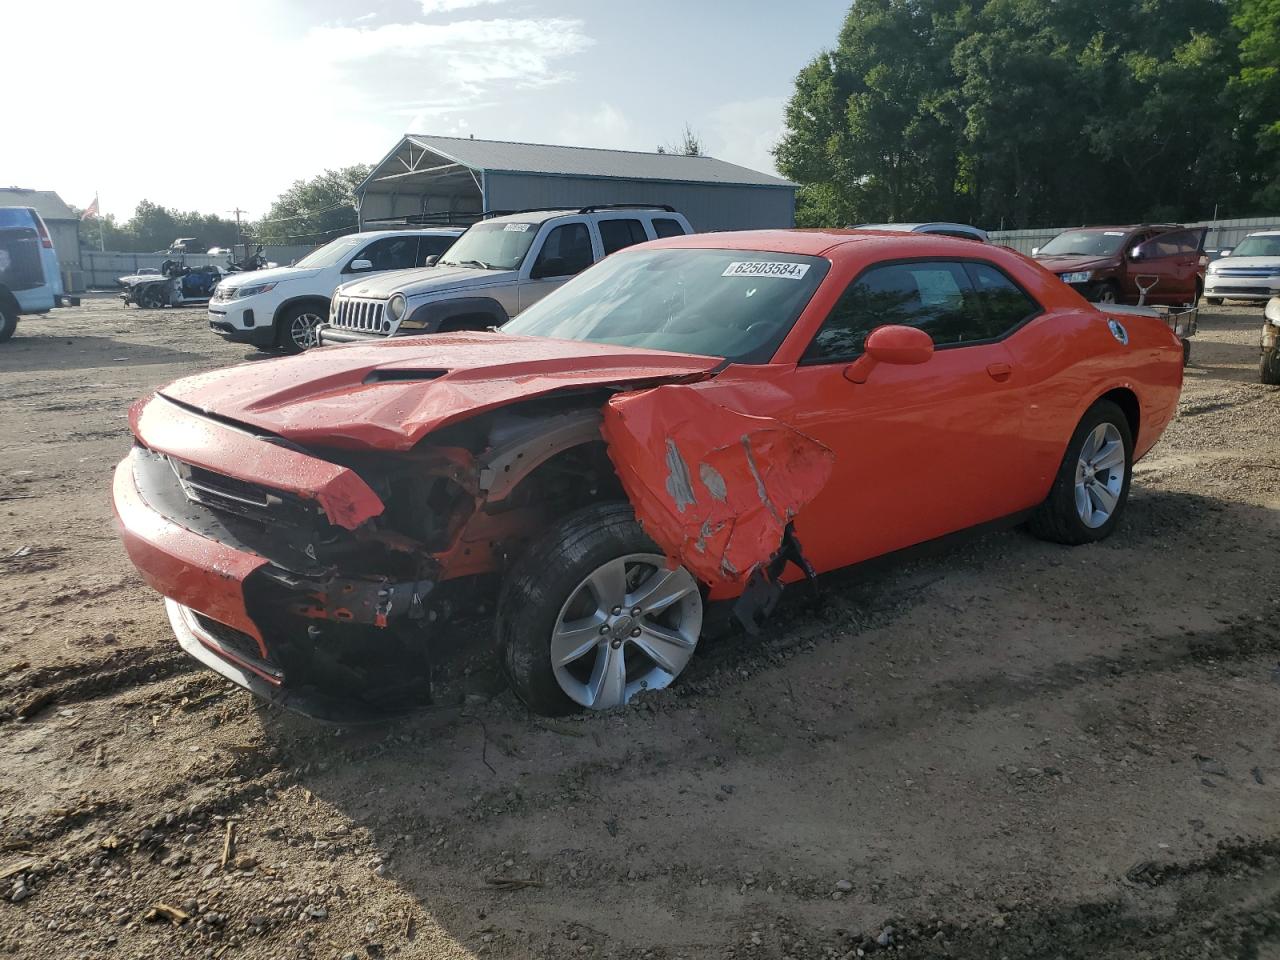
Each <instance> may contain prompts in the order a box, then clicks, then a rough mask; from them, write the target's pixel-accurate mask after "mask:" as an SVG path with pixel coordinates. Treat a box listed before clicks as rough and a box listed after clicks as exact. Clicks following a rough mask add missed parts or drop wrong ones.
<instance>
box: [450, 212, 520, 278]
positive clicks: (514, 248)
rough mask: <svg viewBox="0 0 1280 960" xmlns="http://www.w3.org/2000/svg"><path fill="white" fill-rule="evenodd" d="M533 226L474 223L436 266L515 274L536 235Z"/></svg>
mask: <svg viewBox="0 0 1280 960" xmlns="http://www.w3.org/2000/svg"><path fill="white" fill-rule="evenodd" d="M538 226H539V225H538V224H536V223H477V224H475V225H474V226H472V227H471V228H470V229H469V230H467V232H466V233H464V234H463V235H462V236H460V237H459V238H458V240H457V242H456V243H454V245H453V246H452V247H450V248H449V252H448V253H447V254H446V255H445V256H444V257H442V258H441V260H440V262H441V263H443V264H447V265H449V266H453V267H482V268H484V269H485V270H516V269H518V268H519V266H520V264H521V262H522V261H523V260H524V255H525V254H526V253H528V252H529V247H530V246H532V245H533V238H534V237H536V236H537V235H538Z"/></svg>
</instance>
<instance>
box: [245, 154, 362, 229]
mask: <svg viewBox="0 0 1280 960" xmlns="http://www.w3.org/2000/svg"><path fill="white" fill-rule="evenodd" d="M370 169H371V168H370V167H369V166H368V165H367V164H355V165H354V166H350V167H343V168H342V169H340V170H325V171H324V172H323V173H321V174H320V175H319V176H316V177H312V178H311V179H310V180H296V181H294V183H293V185H292V186H291V187H289V189H288V190H286V191H285V192H284V193H282V194H280V196H279V197H278V198H277V199H276V201H275V203H273V204H272V205H271V209H270V211H268V213H267V215H266V217H264V218H263V219H262V220H260V221H258V223H256V224H255V225H254V239H256V240H259V241H262V242H265V243H304V242H309V241H311V242H317V243H321V242H326V241H328V240H332V239H333V238H334V237H336V236H339V235H340V234H342V233H346V232H350V231H352V230H355V229H356V226H357V223H356V187H357V186H359V184H360V182H361V181H362V180H364V178H365V177H367V176H368V175H369V171H370Z"/></svg>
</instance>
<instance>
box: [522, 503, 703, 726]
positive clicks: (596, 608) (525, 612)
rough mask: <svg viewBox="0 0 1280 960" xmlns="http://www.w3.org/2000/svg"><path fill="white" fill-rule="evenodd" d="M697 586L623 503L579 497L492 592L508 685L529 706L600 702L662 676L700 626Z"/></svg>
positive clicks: (664, 680) (560, 707) (684, 653)
mask: <svg viewBox="0 0 1280 960" xmlns="http://www.w3.org/2000/svg"><path fill="white" fill-rule="evenodd" d="M702 608H703V605H702V594H701V592H700V590H699V588H698V583H697V581H696V580H694V578H693V576H692V575H691V574H690V573H689V572H688V571H687V570H685V568H684V567H680V566H677V567H674V568H672V567H670V565H669V562H668V561H667V559H666V557H664V556H663V554H662V551H661V550H660V549H659V548H658V547H657V545H656V544H654V542H653V541H652V540H650V539H649V537H648V536H646V534H645V532H644V531H643V530H642V529H641V528H640V525H639V524H638V523H637V522H636V519H635V515H634V514H633V513H632V510H631V507H630V506H629V505H627V504H625V503H605V504H596V505H593V506H590V507H586V508H585V509H583V510H580V511H578V512H577V513H574V514H571V515H570V516H568V517H566V518H565V519H564V520H563V521H562V522H561V523H559V524H557V525H556V526H555V527H553V528H552V529H551V530H549V531H548V532H547V533H546V534H545V535H544V536H543V538H542V539H541V540H539V541H538V542H536V543H534V544H533V545H532V546H531V547H530V548H529V549H528V551H527V552H526V553H525V555H524V556H523V557H522V558H521V559H520V561H519V562H517V564H516V565H515V567H514V568H513V569H512V571H511V574H510V575H509V577H508V578H507V581H506V583H505V584H504V585H503V589H502V595H501V597H500V598H499V601H498V616H497V639H498V653H499V657H500V659H501V663H502V667H503V669H504V671H505V672H506V674H507V678H508V679H509V680H510V682H511V687H512V689H513V690H514V691H515V693H516V696H518V697H519V698H520V699H521V700H522V701H524V703H525V705H526V706H528V707H529V709H530V710H532V711H534V712H535V713H541V714H548V715H553V716H554V715H559V714H565V713H571V712H573V711H576V710H580V709H583V708H586V709H590V710H607V709H609V708H610V707H617V706H620V705H622V704H624V703H626V702H627V701H628V700H630V699H631V698H632V697H633V696H635V695H636V694H637V693H640V692H641V691H643V690H656V689H660V688H662V687H666V686H667V685H669V684H670V683H671V682H672V681H673V680H675V678H676V677H677V676H679V675H680V673H681V671H683V670H684V668H685V666H686V665H687V664H688V662H689V659H690V658H691V657H692V656H693V652H694V649H695V648H696V647H697V645H698V636H699V634H700V633H701V631H702Z"/></svg>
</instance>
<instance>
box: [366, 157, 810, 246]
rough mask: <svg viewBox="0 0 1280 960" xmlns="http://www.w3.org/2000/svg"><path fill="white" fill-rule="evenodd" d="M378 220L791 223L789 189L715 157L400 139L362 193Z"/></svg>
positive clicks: (714, 225) (369, 217)
mask: <svg viewBox="0 0 1280 960" xmlns="http://www.w3.org/2000/svg"><path fill="white" fill-rule="evenodd" d="M356 198H357V203H358V205H359V210H360V226H361V229H366V226H365V225H366V224H369V225H370V226H373V227H376V226H377V224H376V223H372V224H370V221H375V220H378V219H380V218H390V217H401V216H410V215H416V214H448V213H457V214H467V213H479V212H487V211H491V210H520V209H528V208H537V207H560V206H564V207H581V206H587V205H589V204H602V203H669V204H671V205H672V206H673V207H675V208H676V209H677V210H679V211H680V212H681V213H683V214H684V215H685V216H686V217H688V218H689V222H690V223H691V224H693V228H694V229H695V230H698V231H706V230H747V229H753V228H760V227H791V226H794V225H795V206H796V185H795V184H794V183H791V182H789V181H787V180H782V179H780V178H778V177H774V176H770V175H768V174H765V173H759V172H758V171H755V170H749V169H747V168H746V167H739V166H737V165H736V164H732V163H726V162H725V161H723V160H717V159H715V158H714V157H686V156H682V155H679V154H671V153H642V152H639V151H632V150H599V149H595V148H592V147H557V146H549V145H546V144H539V143H508V142H505V141H502V140H476V139H470V138H468V139H463V138H460V137H433V136H426V135H421V134H406V135H405V136H404V137H403V138H402V139H401V141H400V142H399V143H398V144H396V147H395V149H394V150H392V151H391V152H390V153H389V154H387V155H386V157H384V158H383V159H382V161H381V162H379V163H378V165H377V166H376V167H374V168H373V171H372V172H371V173H370V174H369V176H368V177H367V178H366V179H365V181H364V182H363V183H361V184H360V186H359V187H357V188H356Z"/></svg>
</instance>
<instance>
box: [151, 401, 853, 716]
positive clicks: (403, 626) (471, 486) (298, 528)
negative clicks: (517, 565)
mask: <svg viewBox="0 0 1280 960" xmlns="http://www.w3.org/2000/svg"><path fill="white" fill-rule="evenodd" d="M134 419H135V424H134V426H135V432H138V435H139V436H146V437H147V439H148V445H147V446H145V447H144V446H141V445H139V446H138V447H137V448H135V451H134V455H133V457H132V458H131V459H130V460H129V461H126V466H128V468H129V471H130V473H131V474H132V477H131V479H132V481H133V484H134V485H136V489H137V491H138V494H139V496H140V497H141V498H142V500H144V501H145V503H146V505H147V506H148V507H149V508H150V509H152V510H154V511H156V512H157V513H159V514H161V515H163V516H165V517H168V518H170V519H171V520H173V521H174V522H175V523H176V524H178V525H179V526H180V527H182V528H184V529H186V530H189V531H193V532H195V533H198V534H199V535H200V536H202V537H206V538H208V539H211V540H213V541H215V542H217V543H219V544H224V545H227V546H228V547H230V548H232V549H233V550H235V551H236V552H237V553H236V555H237V556H243V555H244V554H251V555H253V556H255V557H258V558H261V560H260V561H259V562H256V563H254V564H250V565H244V564H241V566H240V567H238V568H237V570H236V572H235V573H234V574H233V578H235V577H239V578H241V579H242V590H241V592H242V594H243V596H242V600H241V603H242V606H240V607H239V608H238V609H235V610H233V611H227V610H226V609H225V607H226V606H227V604H226V602H225V600H224V601H222V602H221V606H222V608H223V609H222V612H221V615H220V617H219V618H218V621H217V624H215V626H217V625H219V624H220V625H221V627H222V628H223V629H220V630H218V629H213V628H210V629H208V630H202V628H201V625H200V620H199V618H195V619H192V618H190V617H188V618H186V619H185V620H183V625H184V627H185V628H186V629H187V630H188V632H189V633H191V634H192V635H193V636H194V637H195V638H196V640H197V641H198V642H199V643H200V644H202V645H203V647H204V648H206V649H207V650H212V651H213V652H215V653H216V654H217V655H218V656H220V657H222V658H223V659H231V660H232V661H234V662H235V663H236V664H238V666H239V668H240V669H241V670H243V671H247V672H249V673H251V674H253V675H254V676H256V678H257V680H258V681H259V682H265V683H266V684H268V685H271V686H273V687H274V686H279V685H280V684H281V682H282V678H284V677H288V678H289V681H290V683H289V686H290V688H291V689H293V690H295V691H296V690H298V689H307V688H315V689H316V690H317V691H325V690H327V691H333V690H335V689H348V690H357V689H359V690H367V689H376V690H377V691H378V698H379V699H380V700H385V699H386V698H387V697H388V689H387V685H386V683H385V682H384V681H383V680H380V679H379V678H378V676H377V675H378V673H379V671H384V670H386V669H387V668H390V670H391V672H392V673H393V674H394V675H395V676H397V677H398V678H399V679H400V681H401V682H402V685H403V687H404V691H405V693H406V695H410V692H411V695H412V696H413V697H414V698H415V699H416V700H418V701H421V700H422V699H423V691H424V689H425V688H426V687H427V686H428V685H429V678H430V672H431V659H432V656H431V654H432V651H433V650H434V649H435V648H436V647H438V646H439V638H438V636H437V635H436V631H437V630H438V627H439V625H441V624H442V623H444V622H452V621H456V620H457V619H458V618H459V617H460V616H465V613H466V612H467V611H468V610H473V609H476V608H484V607H486V606H487V605H488V604H487V602H486V599H485V598H486V596H487V594H489V593H491V592H492V581H493V579H495V578H494V577H492V576H491V575H494V574H501V573H503V572H504V571H505V570H506V568H507V567H508V566H509V564H510V563H511V562H512V560H513V559H514V558H515V557H516V556H517V555H518V554H519V553H520V551H521V550H522V549H523V548H524V547H525V546H526V545H527V544H528V543H529V542H530V541H531V540H532V539H533V538H535V537H536V536H537V535H538V534H539V533H540V532H541V531H542V530H545V529H546V528H547V527H548V525H549V524H551V523H552V522H553V521H554V520H555V519H556V518H557V517H560V516H563V515H566V514H567V513H570V512H572V511H573V510H574V509H576V508H579V507H581V506H582V505H583V504H585V503H590V502H595V501H604V500H614V501H617V500H623V499H628V500H630V502H631V503H632V505H633V507H634V509H635V513H636V516H637V518H638V520H639V521H640V522H641V524H642V525H643V527H644V529H645V531H646V532H648V533H649V535H650V536H651V537H652V538H653V539H654V540H655V541H656V542H657V543H658V545H659V546H660V547H661V548H662V550H663V551H664V553H665V554H666V555H667V557H668V558H669V560H670V562H671V563H672V565H673V566H674V565H676V564H681V565H684V566H685V567H686V568H687V569H688V570H689V571H690V572H691V573H693V575H694V576H695V577H696V578H697V579H699V580H700V581H702V582H703V583H704V584H706V586H707V587H708V588H710V589H711V590H712V591H714V590H715V589H716V588H718V587H736V588H737V590H736V591H735V592H741V591H742V590H744V589H746V591H747V592H746V597H747V600H745V601H744V603H745V604H749V605H750V610H747V611H746V612H744V611H743V610H741V609H740V611H739V613H740V616H741V617H742V619H743V620H744V622H745V623H747V624H748V626H753V625H754V623H755V620H756V619H757V618H758V617H760V616H763V615H766V614H767V613H768V611H769V610H771V609H772V606H773V604H774V603H775V602H776V599H777V593H778V591H779V590H780V585H779V584H780V574H781V570H782V567H783V566H785V564H786V560H785V559H783V560H781V561H780V560H779V558H780V557H784V556H785V557H791V558H794V559H796V560H797V562H798V563H801V565H803V561H802V558H801V557H800V555H799V550H798V545H794V540H793V538H791V537H790V533H789V530H790V527H789V524H790V521H791V519H792V518H793V517H794V516H795V515H796V513H797V511H798V510H799V509H800V508H801V507H802V506H803V505H804V504H805V503H806V502H808V500H810V499H811V498H812V497H813V496H814V495H815V494H816V493H817V492H818V490H819V489H821V487H822V486H823V484H825V482H826V480H827V478H828V477H829V475H830V468H831V459H832V454H831V452H830V451H829V450H827V449H826V448H825V447H823V446H822V445H821V444H818V443H816V442H814V441H813V440H810V439H809V438H807V437H805V436H803V435H801V434H799V433H797V432H796V431H794V430H792V429H790V428H787V427H785V426H783V425H782V424H780V423H778V422H776V421H773V420H770V419H768V418H761V417H750V416H746V415H744V414H741V413H736V412H734V411H730V410H727V409H725V408H723V407H721V406H719V405H716V404H713V403H710V402H708V401H706V400H705V399H703V398H702V396H701V394H700V393H699V392H698V391H697V390H696V389H693V388H692V385H690V384H681V383H676V384H666V385H663V386H658V387H648V386H646V387H645V388H642V389H639V390H636V389H631V388H629V385H626V384H623V385H619V386H615V387H613V388H612V389H610V390H605V391H601V390H596V391H593V392H590V393H585V394H584V393H582V392H573V393H564V394H561V395H554V394H553V395H550V396H546V397H542V398H538V399H534V400H530V401H526V402H524V403H513V404H510V405H506V406H503V407H500V408H498V409H495V410H492V411H487V412H485V413H482V414H480V415H478V416H475V417H473V418H471V419H467V420H462V421H460V422H456V423H453V424H450V425H447V426H445V427H443V428H441V429H439V430H436V431H435V432H433V433H432V434H431V435H429V436H428V437H426V438H425V439H424V440H423V441H422V442H421V443H419V444H417V445H416V446H414V447H413V448H411V449H409V450H404V451H398V452H387V451H378V452H371V451H349V450H340V449H330V450H320V449H308V448H303V447H301V446H299V445H297V444H295V443H292V442H285V441H282V440H281V439H280V438H276V437H271V436H266V437H264V436H263V435H262V434H261V432H260V431H256V430H250V429H247V428H244V427H240V426H237V425H236V424H234V423H228V422H224V421H220V420H217V419H213V418H210V417H208V416H206V415H204V414H202V412H201V411H199V410H195V409H191V408H189V407H187V406H186V405H184V404H182V403H180V402H175V401H171V400H166V399H164V398H163V397H159V398H156V400H154V401H152V402H150V403H148V404H145V405H139V407H138V408H136V409H135V411H134ZM264 439H265V440H268V441H270V442H267V443H264V442H263V440H264ZM210 451H217V452H218V453H217V454H216V456H215V457H214V458H213V459H212V460H211V458H210ZM198 458H202V459H203V461H204V462H203V463H193V462H192V461H193V460H195V459H198ZM268 476H269V477H271V478H273V479H272V483H273V484H276V485H275V486H266V485H264V484H263V483H262V482H261V481H256V480H254V479H252V478H254V477H268ZM126 499H127V498H126ZM131 549H136V548H132V547H131ZM140 566H142V567H143V568H144V569H151V568H153V567H154V566H155V565H154V564H147V563H143V564H140ZM155 585H156V586H157V587H158V588H161V589H163V590H165V591H167V593H168V594H169V595H173V594H174V593H175V592H177V593H179V594H185V595H186V596H187V597H188V598H189V600H190V602H193V603H198V604H201V605H204V606H207V602H212V601H213V599H214V596H215V594H223V595H225V592H226V587H225V584H222V583H218V584H213V583H207V584H204V585H198V584H197V585H194V586H193V585H192V584H191V583H189V582H187V583H183V584H181V585H180V588H179V585H176V584H175V583H172V582H165V583H163V584H161V583H157V584H155ZM748 588H749V589H748ZM201 601H207V602H206V603H201ZM236 632H239V634H240V637H239V638H237V637H234V636H232V634H234V633H236ZM297 695H298V694H296V693H295V696H297ZM304 696H305V695H304ZM310 712H316V710H315V709H312V710H311V711H310Z"/></svg>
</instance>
